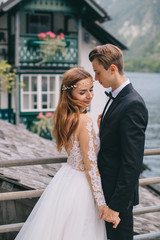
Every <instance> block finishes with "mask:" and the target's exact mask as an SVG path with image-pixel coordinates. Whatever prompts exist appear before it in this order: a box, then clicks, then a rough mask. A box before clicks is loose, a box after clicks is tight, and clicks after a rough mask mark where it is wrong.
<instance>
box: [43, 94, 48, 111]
mask: <svg viewBox="0 0 160 240" xmlns="http://www.w3.org/2000/svg"><path fill="white" fill-rule="evenodd" d="M42 108H48V106H47V94H42Z"/></svg>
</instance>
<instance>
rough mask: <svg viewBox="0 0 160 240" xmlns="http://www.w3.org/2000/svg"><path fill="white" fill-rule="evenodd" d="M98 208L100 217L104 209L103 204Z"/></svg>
mask: <svg viewBox="0 0 160 240" xmlns="http://www.w3.org/2000/svg"><path fill="white" fill-rule="evenodd" d="M98 208H99V219H101V218H102V217H103V214H104V211H105V206H100V207H98Z"/></svg>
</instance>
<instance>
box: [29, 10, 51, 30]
mask: <svg viewBox="0 0 160 240" xmlns="http://www.w3.org/2000/svg"><path fill="white" fill-rule="evenodd" d="M50 30H51V15H50V14H42V13H35V14H29V17H28V32H29V33H34V34H36V33H40V32H47V31H50Z"/></svg>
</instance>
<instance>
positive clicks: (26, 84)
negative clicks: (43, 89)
mask: <svg viewBox="0 0 160 240" xmlns="http://www.w3.org/2000/svg"><path fill="white" fill-rule="evenodd" d="M23 84H24V87H23V88H22V89H23V91H24V92H28V91H29V77H27V76H24V77H23Z"/></svg>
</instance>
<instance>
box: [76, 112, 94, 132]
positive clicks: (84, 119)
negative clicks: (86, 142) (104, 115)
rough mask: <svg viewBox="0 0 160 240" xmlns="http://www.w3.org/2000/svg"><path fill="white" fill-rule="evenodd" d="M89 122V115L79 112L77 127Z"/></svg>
mask: <svg viewBox="0 0 160 240" xmlns="http://www.w3.org/2000/svg"><path fill="white" fill-rule="evenodd" d="M89 122H92V119H91V117H89V116H88V115H87V114H80V118H79V127H80V129H81V128H82V127H84V126H85V125H86V124H87V123H89Z"/></svg>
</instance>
